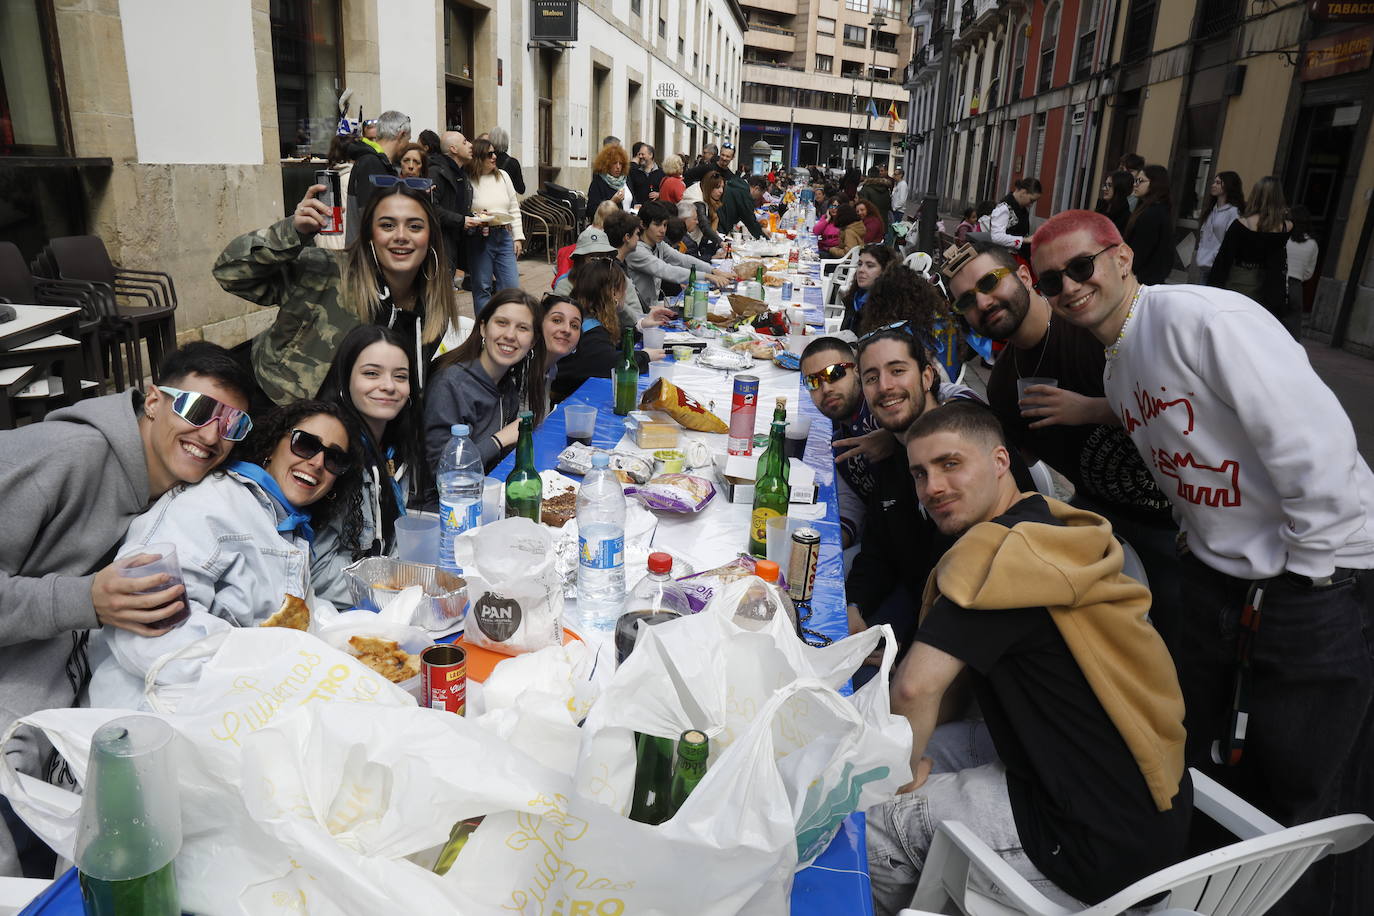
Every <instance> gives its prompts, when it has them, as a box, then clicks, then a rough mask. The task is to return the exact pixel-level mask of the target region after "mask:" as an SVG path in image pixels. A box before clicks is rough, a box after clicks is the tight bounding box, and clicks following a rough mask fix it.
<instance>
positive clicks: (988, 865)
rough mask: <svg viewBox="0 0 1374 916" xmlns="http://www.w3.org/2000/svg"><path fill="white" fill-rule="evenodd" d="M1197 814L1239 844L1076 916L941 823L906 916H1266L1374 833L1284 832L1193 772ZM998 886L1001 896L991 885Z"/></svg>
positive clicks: (1355, 824) (1348, 827)
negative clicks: (1176, 915) (1161, 912)
mask: <svg viewBox="0 0 1374 916" xmlns="http://www.w3.org/2000/svg"><path fill="white" fill-rule="evenodd" d="M1189 773H1190V774H1191V775H1192V777H1193V808H1194V811H1195V812H1200V813H1202V814H1205V815H1207V816H1208V817H1210V818H1211V819H1212V820H1214V821H1216V822H1217V823H1218V824H1220V825H1221V826H1223V827H1225V828H1226V829H1227V830H1230V831H1231V832H1232V833H1234V834H1235V835H1236V836H1237V837H1239V838H1240V841H1239V842H1237V843H1232V844H1231V845H1229V846H1223V847H1222V848H1220V849H1215V850H1213V851H1211V852H1205V853H1203V854H1202V855H1199V856H1194V857H1193V858H1191V859H1188V860H1186V861H1184V862H1180V863H1178V864H1177V865H1171V866H1169V867H1168V868H1165V869H1162V870H1160V871H1157V872H1155V873H1154V874H1153V875H1149V876H1147V877H1144V878H1141V879H1140V880H1139V881H1137V882H1135V883H1134V884H1132V885H1130V886H1129V887H1126V888H1123V889H1122V890H1121V891H1119V892H1117V893H1116V894H1113V895H1112V896H1111V897H1108V898H1107V899H1106V900H1104V901H1102V902H1101V903H1099V904H1097V905H1096V906H1091V907H1088V908H1087V909H1083V910H1078V911H1074V910H1069V909H1066V908H1065V907H1062V906H1060V905H1059V904H1057V903H1055V902H1054V901H1052V900H1050V899H1048V898H1046V897H1045V896H1044V895H1043V894H1041V893H1040V892H1039V891H1037V890H1036V889H1035V888H1034V887H1032V886H1031V884H1030V882H1028V881H1027V880H1026V879H1025V878H1023V877H1021V875H1020V874H1018V873H1017V872H1016V871H1015V870H1014V869H1013V868H1012V867H1011V866H1010V865H1008V864H1007V863H1006V862H1004V861H1003V860H1002V859H1001V857H999V856H998V855H997V853H995V852H993V851H992V849H990V848H989V847H988V845H987V844H986V843H984V842H983V841H982V840H981V839H979V838H978V836H977V835H976V834H974V832H973V831H972V830H970V829H969V828H968V827H966V826H965V825H964V824H961V823H959V822H958V821H943V822H941V824H940V826H939V828H938V829H937V832H936V834H935V839H934V841H933V842H932V843H931V847H930V853H929V854H928V855H927V856H926V864H925V869H924V870H923V871H922V872H921V883H920V885H919V886H918V887H917V888H916V895H915V897H913V898H912V901H911V906H912V908H911V909H906V910H902V911H901V913H900V914H899V916H931V914H934V913H965V914H968V916H1013V914H1037V916H1114V914H1118V913H1124V912H1126V911H1127V910H1128V909H1130V908H1131V907H1132V906H1135V905H1137V904H1139V903H1140V902H1141V901H1143V900H1148V899H1149V898H1151V897H1154V896H1156V895H1157V894H1162V893H1165V892H1166V891H1167V892H1168V893H1169V897H1168V900H1167V903H1168V905H1169V906H1170V907H1173V908H1174V909H1173V910H1170V912H1175V911H1177V910H1179V909H1181V910H1182V911H1183V912H1185V913H1186V912H1190V911H1191V912H1194V913H1199V914H1202V916H1259V914H1261V913H1263V912H1265V911H1266V910H1268V909H1269V908H1270V907H1272V906H1273V905H1274V904H1275V903H1277V902H1278V901H1279V898H1281V897H1282V896H1283V895H1284V893H1286V892H1287V891H1288V889H1289V888H1290V887H1292V886H1293V883H1294V882H1295V881H1297V880H1298V878H1300V877H1301V876H1302V874H1303V872H1305V871H1306V870H1307V868H1308V866H1309V865H1311V864H1312V863H1313V862H1315V861H1316V860H1317V859H1320V858H1321V857H1322V856H1324V855H1327V854H1329V853H1342V852H1349V851H1350V850H1352V849H1355V848H1356V847H1358V846H1360V845H1361V844H1363V843H1365V842H1366V841H1368V840H1369V838H1370V837H1371V836H1374V820H1370V819H1369V818H1367V817H1365V816H1364V815H1363V814H1341V815H1337V816H1335V817H1327V818H1323V819H1321V820H1319V821H1313V822H1312V823H1310V824H1300V825H1298V826H1296V827H1288V828H1285V827H1283V826H1282V825H1281V824H1279V823H1278V822H1277V821H1275V820H1274V819H1273V818H1271V817H1269V816H1268V815H1266V814H1264V813H1263V812H1262V811H1260V810H1259V809H1258V808H1255V807H1254V806H1252V805H1250V804H1249V803H1248V802H1246V801H1245V800H1244V799H1241V798H1240V797H1238V796H1236V795H1234V794H1232V793H1231V792H1229V791H1227V790H1226V789H1224V788H1222V787H1221V786H1220V785H1218V784H1217V783H1216V782H1215V781H1213V780H1212V779H1210V778H1208V777H1207V776H1204V775H1203V774H1201V773H1199V772H1198V771H1197V770H1190V771H1189ZM993 885H995V886H996V887H997V888H998V889H999V890H1000V891H1001V892H1002V895H1001V896H993V895H992V894H991V893H990V891H989V890H988V888H989V887H990V886H993Z"/></svg>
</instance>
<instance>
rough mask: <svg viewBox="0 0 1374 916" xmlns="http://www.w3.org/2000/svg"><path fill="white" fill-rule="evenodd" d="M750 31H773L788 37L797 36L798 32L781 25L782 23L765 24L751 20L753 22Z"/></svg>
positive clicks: (750, 24) (775, 33)
mask: <svg viewBox="0 0 1374 916" xmlns="http://www.w3.org/2000/svg"><path fill="white" fill-rule="evenodd" d="M749 31H751V32H771V33H773V34H774V35H786V36H787V37H788V38H793V37H795V36H796V34H797V33H796V32H794V31H792V30H791V29H787V28H783V27H782V26H780V25H763V24H761V23H757V22H751V23H749Z"/></svg>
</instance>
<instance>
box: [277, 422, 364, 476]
mask: <svg viewBox="0 0 1374 916" xmlns="http://www.w3.org/2000/svg"><path fill="white" fill-rule="evenodd" d="M320 452H324V469H325V470H326V471H328V472H329V473H331V474H333V475H334V476H335V477H341V476H343V475H344V474H347V473H348V471H349V469H350V468H352V467H353V456H352V455H350V454H348V452H347V451H346V450H344V449H341V448H339V447H338V446H337V445H325V444H324V442H323V441H322V440H321V439H320V437H319V436H317V435H315V434H314V433H308V432H306V431H305V430H303V429H293V430H291V454H293V455H295V456H296V457H297V458H303V459H305V460H306V461H309V460H310V459H311V458H314V457H315V456H316V455H318V454H319V453H320Z"/></svg>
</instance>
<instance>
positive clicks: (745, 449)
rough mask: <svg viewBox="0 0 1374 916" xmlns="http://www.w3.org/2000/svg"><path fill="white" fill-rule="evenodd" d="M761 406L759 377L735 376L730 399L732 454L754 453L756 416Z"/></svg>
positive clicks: (730, 443)
mask: <svg viewBox="0 0 1374 916" xmlns="http://www.w3.org/2000/svg"><path fill="white" fill-rule="evenodd" d="M758 407H759V377H758V376H757V375H737V376H735V392H734V396H733V397H732V398H731V400H730V441H729V443H728V449H729V452H730V454H732V455H752V454H753V453H754V416H755V414H757V413H758Z"/></svg>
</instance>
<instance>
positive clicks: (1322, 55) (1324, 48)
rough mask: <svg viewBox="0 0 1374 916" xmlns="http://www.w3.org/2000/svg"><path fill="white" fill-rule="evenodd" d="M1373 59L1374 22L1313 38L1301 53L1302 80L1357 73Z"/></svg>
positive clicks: (1365, 68) (1365, 67)
mask: <svg viewBox="0 0 1374 916" xmlns="http://www.w3.org/2000/svg"><path fill="white" fill-rule="evenodd" d="M1371 61H1374V25H1367V26H1361V27H1360V28H1357V29H1349V30H1347V31H1344V32H1341V33H1339V34H1337V35H1328V36H1326V37H1325V38H1314V39H1313V40H1311V41H1309V42H1308V43H1307V49H1306V51H1304V52H1303V56H1302V71H1301V73H1300V74H1299V78H1300V79H1302V80H1303V81H1307V80H1319V79H1325V78H1326V77H1328V76H1340V75H1341V74H1343V73H1358V72H1360V71H1361V70H1367V69H1369V64H1370V62H1371Z"/></svg>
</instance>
